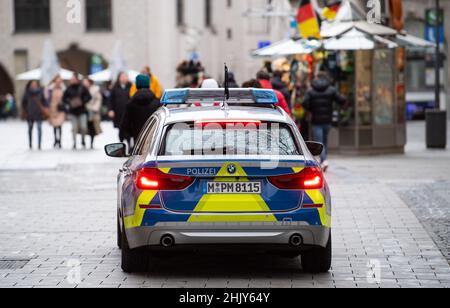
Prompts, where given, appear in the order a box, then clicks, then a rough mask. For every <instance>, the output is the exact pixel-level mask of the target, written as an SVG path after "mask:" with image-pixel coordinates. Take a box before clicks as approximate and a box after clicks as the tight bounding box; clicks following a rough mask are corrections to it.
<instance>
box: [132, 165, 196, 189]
mask: <svg viewBox="0 0 450 308" xmlns="http://www.w3.org/2000/svg"><path fill="white" fill-rule="evenodd" d="M193 182H194V178H191V177H188V176H179V175H172V174H165V173H163V172H161V171H160V170H158V169H142V170H140V171H139V172H138V174H137V176H136V187H137V188H138V189H140V190H183V189H186V188H187V187H189V186H190V185H191V184H192V183H193Z"/></svg>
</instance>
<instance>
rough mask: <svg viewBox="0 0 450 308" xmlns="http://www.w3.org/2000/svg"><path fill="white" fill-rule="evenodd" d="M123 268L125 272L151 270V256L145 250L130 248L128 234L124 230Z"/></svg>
mask: <svg viewBox="0 0 450 308" xmlns="http://www.w3.org/2000/svg"><path fill="white" fill-rule="evenodd" d="M121 237H122V270H123V271H124V272H125V273H142V272H147V271H148V270H149V263H150V257H149V255H148V254H146V253H145V252H144V251H140V250H136V249H130V246H129V245H128V240H127V236H126V234H125V233H124V232H122V236H121Z"/></svg>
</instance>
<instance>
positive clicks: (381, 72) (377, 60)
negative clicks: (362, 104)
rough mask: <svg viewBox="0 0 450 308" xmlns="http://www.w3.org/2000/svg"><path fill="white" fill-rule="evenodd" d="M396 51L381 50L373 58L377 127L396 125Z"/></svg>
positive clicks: (375, 119)
mask: <svg viewBox="0 0 450 308" xmlns="http://www.w3.org/2000/svg"><path fill="white" fill-rule="evenodd" d="M394 55H395V50H392V49H379V50H375V51H374V57H373V84H374V89H373V93H374V94H373V104H374V122H375V124H376V125H392V124H394V114H395V113H394V112H395V111H394V110H395V109H394V91H393V90H394V85H395V75H394V73H395V70H393V69H392V68H393V67H395V66H394Z"/></svg>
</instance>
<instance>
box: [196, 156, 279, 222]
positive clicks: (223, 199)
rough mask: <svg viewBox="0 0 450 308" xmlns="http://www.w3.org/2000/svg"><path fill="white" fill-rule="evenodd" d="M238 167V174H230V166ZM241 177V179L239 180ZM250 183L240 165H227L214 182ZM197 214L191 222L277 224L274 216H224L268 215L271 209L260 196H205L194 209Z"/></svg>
mask: <svg viewBox="0 0 450 308" xmlns="http://www.w3.org/2000/svg"><path fill="white" fill-rule="evenodd" d="M230 164H233V165H235V166H236V169H237V170H236V172H235V173H234V174H230V173H229V172H228V166H229V165H230ZM238 177H240V179H238ZM235 181H240V182H248V181H249V180H248V178H247V174H246V173H245V171H244V169H243V168H242V167H241V165H240V164H238V163H226V164H224V165H223V167H222V168H221V169H220V171H219V173H218V174H217V177H216V178H215V179H214V182H235ZM194 212H195V213H196V214H197V215H196V214H193V215H191V217H190V218H189V220H188V221H189V222H276V221H277V219H276V217H275V216H274V215H272V214H243V215H239V214H223V213H228V212H229V213H231V212H234V213H236V212H241V213H266V212H270V208H269V207H268V205H267V204H266V202H265V201H264V199H263V198H262V197H261V196H260V195H252V194H248V195H245V194H242V195H238V194H236V195H215V194H205V195H204V196H203V197H202V199H201V200H200V202H199V203H198V204H197V206H196V207H195V209H194ZM199 213H222V214H214V215H208V214H206V215H198V214H199Z"/></svg>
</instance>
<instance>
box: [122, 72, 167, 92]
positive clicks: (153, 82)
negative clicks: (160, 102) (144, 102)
mask: <svg viewBox="0 0 450 308" xmlns="http://www.w3.org/2000/svg"><path fill="white" fill-rule="evenodd" d="M141 74H142V75H147V76H148V77H149V78H150V85H149V89H150V90H151V91H152V92H153V94H155V97H156V98H157V99H161V97H162V95H163V92H164V90H163V87H162V86H161V84H160V83H159V80H158V78H156V76H155V74H152V72H151V69H150V67H149V66H145V67H144V68H143V69H142V71H141ZM136 92H137V85H136V84H133V85H132V86H131V90H130V97H133V96H134V94H136Z"/></svg>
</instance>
